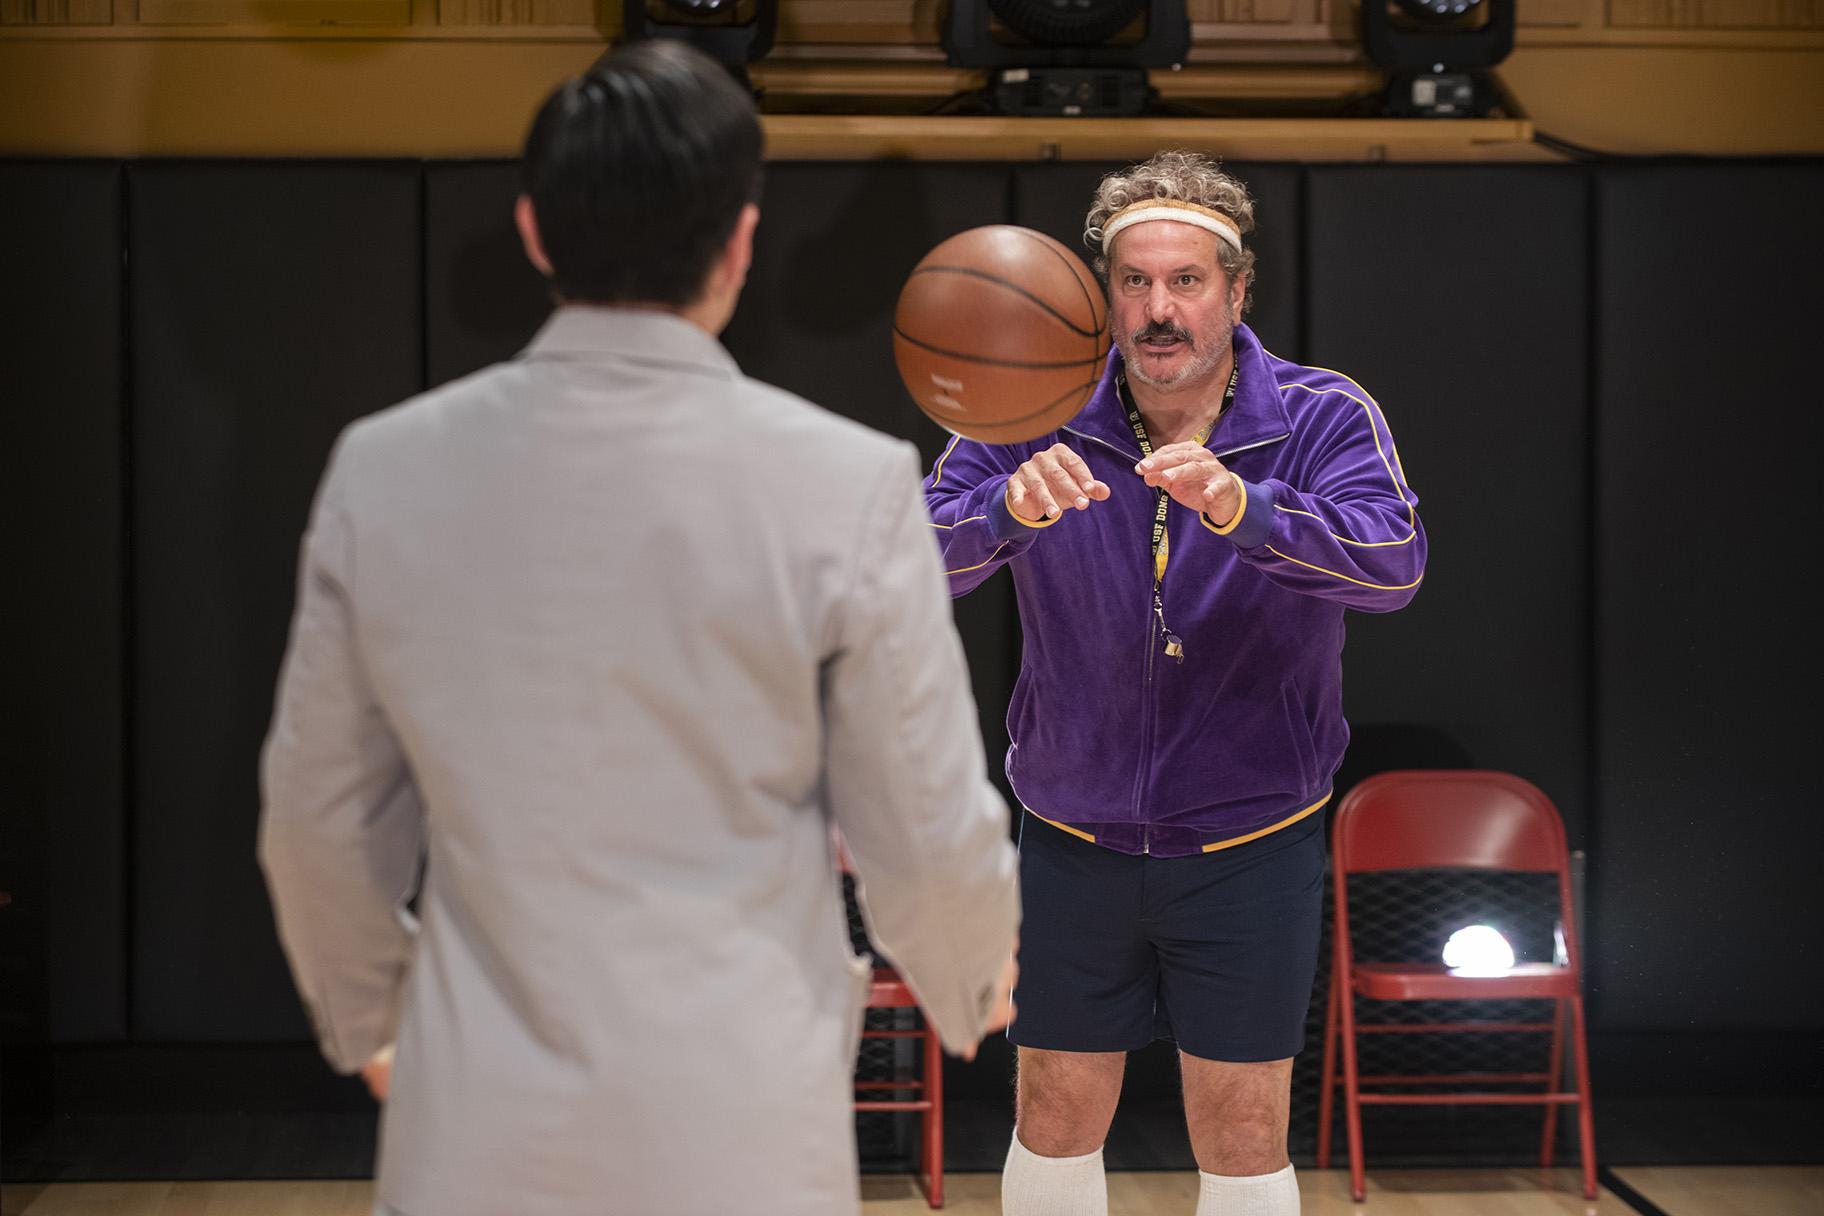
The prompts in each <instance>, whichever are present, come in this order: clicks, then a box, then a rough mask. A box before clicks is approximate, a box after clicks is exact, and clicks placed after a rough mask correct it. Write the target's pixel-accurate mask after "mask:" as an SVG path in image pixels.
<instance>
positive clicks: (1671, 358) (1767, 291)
mask: <svg viewBox="0 0 1824 1216" xmlns="http://www.w3.org/2000/svg"><path fill="white" fill-rule="evenodd" d="M1596 189H1597V202H1598V209H1597V216H1596V241H1597V248H1598V249H1599V250H1600V251H1601V260H1600V263H1599V267H1598V271H1597V286H1598V294H1597V297H1596V298H1597V302H1598V304H1597V307H1598V312H1597V317H1598V326H1597V344H1598V350H1599V352H1600V355H1601V360H1600V366H1601V375H1600V380H1599V400H1600V404H1601V409H1600V412H1599V417H1600V419H1601V427H1600V431H1599V433H1598V436H1597V462H1598V472H1597V486H1598V487H1599V490H1598V498H1597V504H1596V505H1597V519H1598V521H1599V529H1598V532H1597V541H1596V544H1597V550H1596V556H1597V568H1598V571H1599V574H1598V582H1597V585H1598V588H1599V597H1598V601H1597V649H1598V653H1599V654H1600V656H1601V661H1600V666H1599V668H1598V671H1597V681H1596V690H1597V702H1596V704H1597V725H1598V729H1599V739H1600V746H1599V748H1598V752H1597V763H1598V768H1597V774H1598V785H1597V793H1598V799H1599V805H1600V807H1601V811H1602V814H1601V817H1600V818H1599V820H1598V821H1597V831H1596V839H1595V843H1596V856H1595V864H1596V866H1597V867H1598V868H1597V869H1595V870H1593V872H1592V879H1593V880H1594V881H1596V882H1597V883H1598V884H1599V886H1598V891H1599V896H1600V900H1599V902H1598V903H1597V904H1596V911H1597V913H1598V915H1599V918H1600V920H1599V923H1600V926H1601V929H1602V933H1601V936H1600V937H1599V938H1598V940H1597V943H1596V945H1597V949H1598V950H1599V951H1600V952H1601V957H1602V958H1604V959H1605V960H1606V964H1605V966H1604V968H1603V974H1604V975H1605V976H1606V977H1607V978H1608V981H1609V982H1608V983H1607V985H1606V990H1605V991H1604V992H1603V994H1602V995H1603V1001H1602V1005H1601V1011H1602V1015H1603V1020H1604V1021H1605V1022H1607V1023H1609V1024H1611V1025H1616V1026H1626V1027H1630V1028H1666V1029H1689V1028H1693V1027H1704V1028H1719V1029H1720V1028H1735V1029H1743V1030H1746V1029H1777V1028H1790V1029H1800V1028H1804V1029H1808V1030H1810V1031H1811V1032H1813V1033H1814V1034H1815V1032H1816V1031H1818V1030H1819V1029H1820V1028H1824V986H1820V985H1818V984H1817V983H1815V982H1813V981H1812V980H1811V978H1810V971H1811V964H1812V962H1813V961H1814V954H1815V951H1813V950H1811V949H1810V948H1809V947H1808V945H1807V943H1809V942H1812V941H1814V940H1815V926H1816V925H1817V923H1818V920H1819V916H1820V914H1821V913H1824V900H1821V899H1820V894H1819V891H1820V888H1819V884H1818V881H1817V859H1818V857H1819V856H1820V855H1821V854H1824V819H1821V818H1820V816H1819V813H1818V807H1819V801H1820V800H1819V796H1818V789H1817V771H1816V758H1817V742H1816V738H1815V736H1816V731H1817V720H1818V713H1817V710H1816V708H1815V706H1814V704H1813V703H1814V702H1815V700H1816V699H1817V690H1818V688H1819V686H1820V683H1821V682H1824V644H1821V643H1820V640H1819V629H1818V625H1817V623H1816V622H1817V618H1816V613H1817V606H1816V602H1815V600H1814V598H1813V596H1812V595H1811V594H1810V593H1809V592H1807V591H1806V589H1805V588H1806V587H1807V586H1809V585H1810V575H1811V567H1812V566H1814V565H1815V564H1816V558H1817V553H1818V542H1817V536H1818V529H1819V522H1820V520H1819V515H1820V512H1819V507H1818V490H1817V485H1816V479H1817V453H1818V451H1819V442H1820V439H1821V438H1824V434H1821V431H1824V427H1821V426H1820V422H1819V409H1820V404H1821V403H1824V393H1821V392H1820V389H1819V387H1818V373H1817V368H1816V362H1817V360H1816V350H1817V346H1818V320H1819V315H1820V313H1819V308H1818V284H1819V282H1820V281H1824V232H1821V231H1820V228H1819V224H1818V217H1819V213H1820V200H1821V199H1824V167H1821V166H1819V165H1817V164H1812V165H1809V166H1758V167H1757V166H1753V165H1716V166H1684V167H1660V168H1639V169H1632V168H1620V167H1617V168H1609V169H1603V170H1601V171H1599V172H1598V174H1597V177H1596ZM1808 622H1809V623H1808ZM1808 994H1809V995H1808Z"/></svg>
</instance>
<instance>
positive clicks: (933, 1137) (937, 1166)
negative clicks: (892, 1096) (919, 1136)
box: [924, 1021, 944, 1208]
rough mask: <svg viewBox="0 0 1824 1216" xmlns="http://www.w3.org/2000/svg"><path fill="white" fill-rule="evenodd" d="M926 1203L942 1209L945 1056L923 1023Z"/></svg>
mask: <svg viewBox="0 0 1824 1216" xmlns="http://www.w3.org/2000/svg"><path fill="white" fill-rule="evenodd" d="M925 1098H926V1099H927V1100H928V1101H929V1102H930V1103H931V1109H930V1110H927V1111H926V1112H925V1127H924V1132H925V1136H924V1140H925V1202H926V1203H928V1204H930V1205H931V1206H932V1207H933V1208H941V1207H943V1206H944V1053H943V1049H942V1047H941V1046H940V1045H939V1044H938V1040H937V1031H936V1030H934V1029H932V1027H931V1023H930V1022H929V1021H927V1022H926V1023H925Z"/></svg>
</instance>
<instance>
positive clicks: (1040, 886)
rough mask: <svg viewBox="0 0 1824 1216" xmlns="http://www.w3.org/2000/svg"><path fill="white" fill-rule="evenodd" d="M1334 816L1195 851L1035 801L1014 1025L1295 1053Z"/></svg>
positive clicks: (1025, 866) (1076, 1035) (1023, 844)
mask: <svg viewBox="0 0 1824 1216" xmlns="http://www.w3.org/2000/svg"><path fill="white" fill-rule="evenodd" d="M1323 825H1324V816H1323V814H1322V813H1321V812H1319V813H1318V814H1315V815H1308V816H1306V817H1305V819H1303V820H1301V821H1300V822H1298V823H1295V824H1292V825H1291V826H1289V827H1285V828H1282V829H1280V830H1279V831H1277V832H1274V833H1272V834H1271V835H1268V836H1263V837H1261V838H1260V839H1259V840H1252V841H1249V842H1248V843H1247V844H1242V845H1237V846H1235V847H1234V848H1231V849H1220V850H1218V851H1216V852H1214V853H1202V854H1198V855H1195V856H1192V857H1149V856H1141V857H1135V856H1131V855H1129V854H1127V853H1117V852H1115V851H1114V850H1113V849H1105V848H1103V847H1102V846H1100V845H1095V844H1091V843H1090V842H1088V841H1087V840H1082V839H1079V838H1078V837H1076V836H1073V835H1071V834H1070V833H1069V832H1066V831H1064V830H1063V829H1062V828H1059V827H1057V826H1055V825H1053V824H1049V823H1046V822H1045V821H1044V820H1042V819H1039V818H1038V817H1036V816H1034V815H1032V814H1027V815H1025V816H1024V817H1023V818H1022V821H1021V824H1020V894H1021V898H1022V901H1023V903H1024V905H1025V911H1024V914H1023V915H1022V917H1021V920H1020V955H1019V961H1020V979H1019V986H1018V987H1017V988H1016V989H1015V991H1014V1005H1015V1008H1016V1011H1017V1012H1016V1016H1015V1017H1014V1021H1013V1025H1012V1026H1010V1027H1009V1028H1008V1030H1007V1037H1008V1038H1009V1039H1011V1040H1013V1041H1014V1042H1015V1043H1017V1044H1019V1045H1020V1046H1022V1047H1038V1048H1043V1049H1045V1050H1049V1051H1134V1050H1136V1049H1138V1048H1141V1047H1145V1046H1146V1045H1147V1044H1148V1043H1151V1042H1152V1041H1153V1040H1154V1039H1176V1040H1177V1042H1178V1046H1179V1048H1180V1049H1182V1050H1183V1051H1185V1052H1186V1053H1188V1054H1190V1055H1193V1056H1198V1057H1201V1058H1203V1059H1206V1060H1225V1061H1230V1062H1233V1063H1247V1062H1252V1061H1260V1060H1283V1059H1286V1058H1288V1057H1290V1056H1295V1055H1297V1054H1298V1052H1299V1049H1300V1048H1301V1047H1303V1046H1304V1041H1305V1013H1306V1009H1307V1007H1308V1006H1309V1004H1310V1001H1311V981H1312V980H1313V979H1314V978H1315V976H1316V973H1317V946H1318V937H1319V934H1320V931H1321V928H1322V925H1321V921H1322V917H1323V891H1324V830H1323Z"/></svg>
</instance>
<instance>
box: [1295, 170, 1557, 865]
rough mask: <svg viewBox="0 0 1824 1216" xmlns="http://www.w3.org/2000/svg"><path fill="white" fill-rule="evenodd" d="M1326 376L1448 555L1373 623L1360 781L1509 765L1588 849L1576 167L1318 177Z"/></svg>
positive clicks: (1315, 302) (1353, 759)
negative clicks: (1348, 392)
mask: <svg viewBox="0 0 1824 1216" xmlns="http://www.w3.org/2000/svg"><path fill="white" fill-rule="evenodd" d="M1307 209H1308V210H1307V240H1306V244H1305V257H1306V267H1307V272H1306V281H1307V283H1308V284H1309V296H1308V299H1307V301H1306V306H1307V309H1308V315H1309V321H1308V333H1309V345H1310V362H1312V363H1314V364H1317V365H1320V366H1324V367H1330V368H1335V369H1337V370H1339V371H1341V372H1343V373H1344V374H1346V375H1348V376H1350V377H1352V378H1353V379H1355V380H1356V381H1357V382H1358V383H1359V384H1360V385H1362V386H1363V387H1364V388H1366V389H1367V390H1368V392H1369V393H1371V394H1373V396H1374V398H1375V399H1376V400H1377V401H1378V402H1379V404H1380V405H1381V407H1382V410H1383V412H1384V413H1385V415H1386V417H1387V421H1388V425H1389V426H1390V427H1391V428H1392V430H1393V434H1394V439H1395V441H1396V442H1397V444H1398V448H1399V455H1400V458H1401V461H1402V463H1403V465H1404V468H1405V471H1406V474H1407V477H1408V479H1409V481H1410V484H1411V485H1412V487H1413V488H1414V489H1415V490H1416V491H1417V492H1418V495H1419V500H1420V507H1419V511H1420V515H1421V517H1422V518H1423V519H1424V521H1425V529H1426V534H1427V537H1428V539H1429V542H1430V546H1431V551H1430V558H1429V560H1428V563H1427V569H1426V577H1425V583H1424V585H1423V586H1422V587H1421V588H1420V589H1419V592H1418V595H1417V597H1416V598H1415V599H1414V600H1413V602H1412V603H1411V604H1410V605H1408V606H1407V607H1406V608H1405V609H1403V610H1401V611H1399V612H1395V613H1392V614H1389V615H1383V616H1374V615H1367V614H1360V613H1357V614H1352V616H1351V618H1350V622H1349V642H1348V648H1347V651H1346V653H1345V655H1344V659H1343V663H1344V671H1345V676H1344V688H1345V694H1344V700H1345V703H1346V705H1347V708H1348V712H1349V716H1350V721H1351V722H1352V723H1353V724H1354V726H1355V728H1356V735H1355V742H1354V744H1353V745H1352V747H1351V750H1350V756H1349V759H1348V761H1347V763H1346V765H1345V773H1344V775H1343V777H1342V779H1340V780H1339V782H1338V785H1339V788H1342V787H1344V786H1346V785H1347V784H1348V783H1349V782H1352V781H1354V780H1356V779H1358V778H1359V777H1362V776H1366V775H1367V774H1369V773H1371V772H1375V771H1378V770H1382V769H1387V768H1404V767H1431V766H1445V767H1451V766H1455V767H1463V766H1469V767H1478V768H1495V769H1506V770H1510V771H1512V772H1515V773H1518V774H1520V775H1522V776H1524V777H1526V778H1527V779H1529V780H1531V781H1533V782H1534V783H1536V784H1537V785H1539V786H1540V787H1541V788H1542V789H1544V790H1545V792H1546V793H1547V794H1548V795H1549V796H1550V797H1551V798H1552V799H1553V800H1554V801H1555V802H1556V803H1557V804H1558V807H1559V809H1560V811H1562V812H1563V814H1564V818H1565V822H1566V827H1567V829H1568V831H1569V834H1570V838H1571V842H1572V847H1574V848H1575V847H1581V846H1582V845H1584V844H1585V843H1586V841H1587V837H1588V832H1587V818H1588V808H1587V807H1586V805H1585V803H1586V798H1585V791H1586V787H1587V782H1588V774H1589V726H1588V712H1587V691H1586V690H1587V686H1588V676H1589V671H1588V667H1589V663H1588V654H1587V641H1586V639H1587V636H1588V619H1587V602H1588V597H1589V586H1588V579H1587V567H1588V553H1587V537H1588V534H1589V530H1590V503H1589V495H1588V490H1587V481H1588V477H1589V465H1588V457H1587V445H1588V438H1589V422H1588V413H1589V402H1588V400H1587V392H1586V381H1587V375H1588V365H1587V358H1588V352H1587V349H1586V342H1585V332H1586V327H1587V316H1588V312H1587V309H1588V305H1587V298H1588V297H1587V290H1588V283H1587V276H1586V266H1587V261H1588V246H1587V243H1586V236H1585V229H1586V218H1585V217H1586V213H1587V209H1588V208H1587V186H1586V179H1585V178H1584V177H1583V175H1581V174H1580V173H1577V172H1575V171H1570V170H1564V169H1556V168H1538V169H1535V168H1502V167H1495V166H1475V167H1469V168H1354V167H1347V168H1346V167H1325V168H1314V169H1312V170H1310V177H1309V184H1308V194H1307Z"/></svg>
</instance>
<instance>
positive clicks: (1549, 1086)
mask: <svg viewBox="0 0 1824 1216" xmlns="http://www.w3.org/2000/svg"><path fill="white" fill-rule="evenodd" d="M1563 1071H1564V1001H1563V1000H1556V1001H1553V1002H1552V1055H1551V1063H1550V1064H1549V1065H1548V1066H1547V1067H1546V1070H1545V1077H1546V1080H1545V1092H1546V1093H1548V1094H1549V1093H1552V1092H1554V1091H1555V1090H1557V1088H1558V1085H1559V1081H1558V1077H1559V1074H1560V1073H1562V1072H1563ZM1557 1138H1558V1104H1557V1103H1556V1102H1547V1103H1546V1104H1545V1137H1544V1139H1543V1140H1541V1141H1540V1144H1539V1166H1540V1168H1541V1169H1548V1170H1549V1169H1551V1168H1552V1150H1553V1148H1554V1147H1555V1144H1554V1142H1555V1141H1556V1140H1557Z"/></svg>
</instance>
